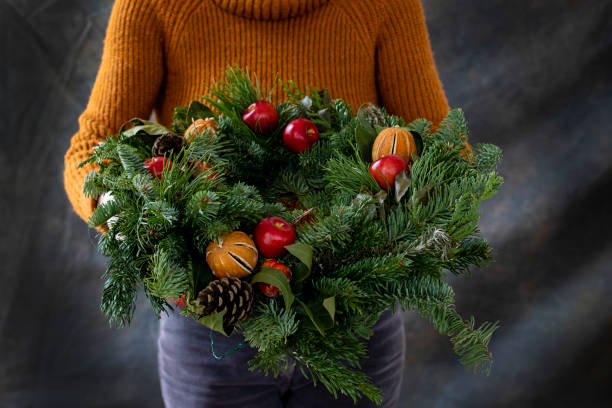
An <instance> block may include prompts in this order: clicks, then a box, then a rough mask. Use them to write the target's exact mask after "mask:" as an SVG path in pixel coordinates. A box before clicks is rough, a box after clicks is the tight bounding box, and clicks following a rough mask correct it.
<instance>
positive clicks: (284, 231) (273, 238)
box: [253, 217, 295, 258]
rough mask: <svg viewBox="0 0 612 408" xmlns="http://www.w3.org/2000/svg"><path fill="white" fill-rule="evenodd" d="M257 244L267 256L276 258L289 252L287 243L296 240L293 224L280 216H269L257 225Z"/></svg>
mask: <svg viewBox="0 0 612 408" xmlns="http://www.w3.org/2000/svg"><path fill="white" fill-rule="evenodd" d="M253 235H254V238H255V244H256V245H257V248H258V249H259V252H261V254H262V255H263V256H265V257H266V258H276V257H277V256H281V255H283V254H285V253H286V252H287V250H286V249H285V245H291V244H293V243H294V242H295V231H294V230H293V227H292V226H291V224H289V223H288V222H287V221H285V220H283V219H282V218H279V217H267V218H264V219H263V220H261V221H259V223H258V224H257V226H256V227H255V233H254V234H253Z"/></svg>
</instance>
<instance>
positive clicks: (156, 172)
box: [144, 156, 172, 179]
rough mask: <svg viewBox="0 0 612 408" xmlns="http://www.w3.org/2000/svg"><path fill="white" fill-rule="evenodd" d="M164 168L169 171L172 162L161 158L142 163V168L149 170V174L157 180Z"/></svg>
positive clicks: (153, 158)
mask: <svg viewBox="0 0 612 408" xmlns="http://www.w3.org/2000/svg"><path fill="white" fill-rule="evenodd" d="M164 167H167V168H168V170H170V169H171V168H172V162H171V161H170V160H169V159H167V158H165V157H162V156H157V157H152V158H150V159H149V160H146V161H145V162H144V168H145V169H147V170H149V173H151V175H152V176H153V177H156V178H158V179H159V178H161V176H162V172H163V171H164Z"/></svg>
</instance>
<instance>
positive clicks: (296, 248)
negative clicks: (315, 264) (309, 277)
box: [285, 242, 313, 271]
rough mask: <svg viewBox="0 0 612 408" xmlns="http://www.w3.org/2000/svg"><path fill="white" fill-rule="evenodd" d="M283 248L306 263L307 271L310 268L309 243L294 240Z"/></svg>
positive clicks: (310, 250) (310, 252)
mask: <svg viewBox="0 0 612 408" xmlns="http://www.w3.org/2000/svg"><path fill="white" fill-rule="evenodd" d="M285 249H286V250H287V251H289V253H290V254H291V255H293V256H295V257H296V258H297V259H299V260H300V262H302V263H303V264H304V265H306V267H307V268H308V271H310V270H311V269H312V257H313V248H312V247H311V246H310V245H308V244H304V243H301V242H296V243H295V244H291V245H287V246H285Z"/></svg>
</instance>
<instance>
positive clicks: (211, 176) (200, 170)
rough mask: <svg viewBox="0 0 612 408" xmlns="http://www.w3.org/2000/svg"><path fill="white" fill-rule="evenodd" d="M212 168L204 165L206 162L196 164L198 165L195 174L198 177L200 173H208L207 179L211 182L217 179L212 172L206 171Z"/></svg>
mask: <svg viewBox="0 0 612 408" xmlns="http://www.w3.org/2000/svg"><path fill="white" fill-rule="evenodd" d="M211 168H212V167H210V166H209V165H208V164H206V162H203V161H201V162H198V164H197V165H196V171H195V174H196V175H200V174H202V173H206V172H208V173H209V175H208V179H210V180H212V179H214V178H215V177H217V173H215V172H214V171H208V170H209V169H211Z"/></svg>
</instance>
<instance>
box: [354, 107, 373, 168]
mask: <svg viewBox="0 0 612 408" xmlns="http://www.w3.org/2000/svg"><path fill="white" fill-rule="evenodd" d="M367 106H368V105H367V104H363V105H361V107H359V111H358V112H357V119H358V120H357V126H356V127H355V141H356V142H357V147H358V149H359V155H360V156H361V158H362V159H363V160H364V161H366V162H369V161H370V159H371V158H372V145H373V144H374V140H375V139H376V136H377V135H378V133H377V132H376V129H375V128H374V126H372V124H371V123H370V121H369V120H368V116H367V114H366V113H365V112H366V111H365V110H366V109H367Z"/></svg>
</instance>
